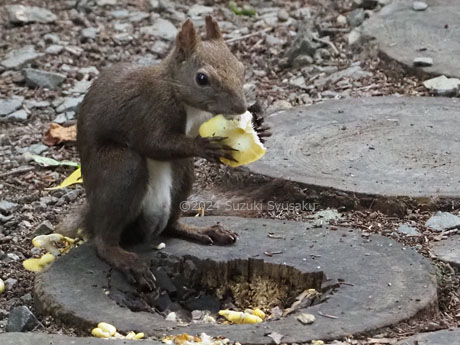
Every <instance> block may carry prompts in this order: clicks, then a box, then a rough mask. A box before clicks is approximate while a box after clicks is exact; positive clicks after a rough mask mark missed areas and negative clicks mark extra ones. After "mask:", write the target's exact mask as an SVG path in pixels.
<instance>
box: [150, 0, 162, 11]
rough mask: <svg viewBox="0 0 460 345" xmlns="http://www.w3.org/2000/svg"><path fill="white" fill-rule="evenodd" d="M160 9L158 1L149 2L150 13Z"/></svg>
mask: <svg viewBox="0 0 460 345" xmlns="http://www.w3.org/2000/svg"><path fill="white" fill-rule="evenodd" d="M159 8H160V1H159V0H149V9H150V11H157V10H158V9H159Z"/></svg>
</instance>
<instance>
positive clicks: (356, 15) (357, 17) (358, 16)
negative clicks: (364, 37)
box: [348, 8, 364, 28]
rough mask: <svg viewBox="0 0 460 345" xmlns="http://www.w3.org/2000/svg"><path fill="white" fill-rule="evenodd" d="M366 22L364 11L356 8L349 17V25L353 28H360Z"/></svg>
mask: <svg viewBox="0 0 460 345" xmlns="http://www.w3.org/2000/svg"><path fill="white" fill-rule="evenodd" d="M363 22H364V9H362V8H356V9H354V10H353V11H351V12H350V14H349V15H348V24H350V26H351V27H352V28H354V27H357V26H360V25H361V24H362V23H363Z"/></svg>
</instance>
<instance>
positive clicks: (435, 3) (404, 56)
mask: <svg viewBox="0 0 460 345" xmlns="http://www.w3.org/2000/svg"><path fill="white" fill-rule="evenodd" d="M412 3H413V1H412V0H402V1H393V3H391V4H390V5H387V6H385V7H384V8H383V9H382V10H381V11H380V13H378V14H377V15H374V16H372V17H371V18H370V19H369V20H367V21H365V22H364V25H363V33H364V36H368V37H375V38H376V40H377V43H378V45H379V49H380V52H381V53H383V54H384V55H385V56H387V57H389V58H391V59H394V60H396V61H398V62H400V63H402V64H403V65H406V66H407V67H409V68H412V67H413V60H414V58H416V57H418V56H425V57H431V58H432V59H433V65H432V66H428V67H417V68H416V69H414V70H416V71H419V72H420V71H424V72H425V73H428V74H432V75H440V74H445V75H446V76H451V77H460V61H459V60H458V59H456V58H453V57H455V56H459V55H460V21H459V20H458V13H459V12H460V2H459V1H458V0H432V1H429V3H428V4H429V7H428V8H427V9H426V10H425V11H414V10H413V8H412Z"/></svg>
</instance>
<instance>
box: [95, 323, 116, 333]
mask: <svg viewBox="0 0 460 345" xmlns="http://www.w3.org/2000/svg"><path fill="white" fill-rule="evenodd" d="M97 327H98V328H100V329H102V330H103V331H104V332H107V333H109V334H110V336H114V335H115V333H117V329H116V328H115V326H112V325H111V324H110V323H107V322H99V323H98V324H97Z"/></svg>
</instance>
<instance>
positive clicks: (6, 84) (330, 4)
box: [0, 0, 460, 344]
mask: <svg viewBox="0 0 460 345" xmlns="http://www.w3.org/2000/svg"><path fill="white" fill-rule="evenodd" d="M80 2H85V1H77V3H75V1H53V0H25V1H13V0H6V4H14V3H21V4H23V5H30V6H40V7H45V8H47V9H49V10H51V11H52V12H53V13H55V14H56V15H57V16H58V19H57V20H56V22H55V23H54V24H37V23H33V24H26V25H13V24H10V23H9V21H8V17H7V14H6V10H5V8H4V7H0V18H1V19H0V23H1V24H0V25H1V26H2V27H1V29H0V60H2V59H3V56H5V54H6V53H7V52H8V51H10V50H12V49H16V48H19V47H21V46H23V45H25V44H33V45H35V46H36V49H37V51H40V52H44V50H45V48H46V47H47V46H48V45H49V43H46V42H45V40H44V35H45V34H49V33H56V34H57V35H58V36H59V39H60V42H62V45H64V46H76V47H80V48H81V49H82V50H81V52H80V54H79V55H78V56H77V55H75V54H74V53H72V52H71V51H67V50H64V51H63V52H62V53H60V54H58V55H51V54H48V53H44V54H43V55H42V56H41V57H38V58H37V59H35V60H34V61H33V62H32V63H31V65H32V67H34V68H38V69H44V70H47V71H56V72H63V71H65V73H66V74H67V78H66V80H65V82H64V84H63V85H62V87H61V88H58V89H57V90H56V91H50V90H48V89H44V88H40V87H38V88H31V87H28V86H27V85H26V84H25V81H24V77H23V74H22V72H21V70H6V71H3V72H2V71H1V70H0V73H1V78H0V94H1V96H2V98H8V97H11V96H13V95H20V96H23V97H24V98H25V100H26V101H27V100H37V101H48V102H50V103H52V102H53V101H56V100H58V99H60V98H62V97H68V96H69V95H70V93H69V89H70V88H71V87H72V86H74V85H75V83H77V82H78V81H81V80H82V79H83V78H86V79H87V80H92V79H94V78H95V77H96V74H95V73H87V74H85V73H83V72H82V71H81V68H84V67H90V66H94V67H96V68H97V69H98V70H101V69H102V68H104V67H105V66H107V65H110V64H112V63H115V62H119V61H138V60H139V59H140V58H142V57H145V56H148V57H149V58H151V59H152V60H153V61H156V60H158V59H162V58H163V57H164V56H165V54H166V53H167V51H168V49H164V51H161V52H158V51H155V52H154V51H152V45H153V44H154V43H155V42H156V41H158V38H156V37H152V36H149V37H145V36H142V35H140V34H139V28H140V27H143V26H147V25H150V20H152V19H151V18H150V13H152V12H155V11H152V10H151V9H150V7H149V1H147V0H145V1H141V0H134V1H133V0H132V1H128V0H118V1H117V4H116V5H115V6H99V5H91V6H89V7H78V3H80ZM87 2H89V3H91V1H87ZM3 3H5V0H3V1H2V4H3ZM93 3H94V1H93ZM172 3H173V6H174V8H175V11H177V12H180V13H182V14H185V13H186V12H187V10H188V8H189V7H190V5H191V4H193V3H195V2H192V1H188V0H178V1H172ZM248 3H250V4H252V5H253V7H254V9H255V10H256V13H258V14H259V13H261V15H262V13H265V12H264V10H267V8H275V10H276V12H277V13H278V12H279V11H280V10H281V9H285V10H286V12H287V14H288V17H289V19H288V21H287V22H288V23H289V20H290V19H295V17H296V15H298V14H297V13H296V10H297V9H299V8H301V7H307V8H309V9H310V11H311V19H309V20H310V21H311V22H313V23H314V25H313V28H314V30H316V32H318V33H319V34H320V37H322V38H324V36H329V38H330V43H327V44H323V45H322V47H321V49H323V50H322V51H321V54H320V55H321V58H318V59H316V60H314V61H313V62H312V63H311V64H310V65H308V66H305V67H303V68H295V67H292V66H288V64H287V62H286V60H287V58H286V55H285V52H286V50H287V48H288V47H289V46H290V44H291V42H292V41H293V39H294V38H295V36H296V30H297V26H296V25H295V22H294V21H293V24H291V25H288V24H285V23H284V22H283V23H282V22H279V21H278V22H276V23H275V24H273V25H272V26H271V29H270V30H266V31H264V32H261V28H262V27H261V26H260V23H258V19H257V18H254V17H245V16H236V15H233V14H232V13H231V11H229V10H228V7H227V2H226V1H214V2H213V1H206V4H213V6H214V8H215V11H214V14H215V16H216V17H217V19H218V20H219V21H226V22H229V23H231V24H233V26H232V25H230V24H229V25H228V27H229V29H228V30H223V31H224V33H225V34H228V35H229V36H228V37H231V38H229V39H234V38H235V37H236V39H235V40H234V41H233V42H231V43H229V46H230V48H231V50H232V51H233V52H234V53H235V55H236V56H237V57H238V58H239V59H240V60H241V61H242V62H243V63H244V64H245V66H246V69H247V81H248V82H250V83H252V84H254V85H255V87H256V95H257V98H258V99H259V100H260V101H261V102H262V103H263V104H264V106H265V108H267V109H268V111H273V110H275V109H280V108H285V107H288V106H296V105H302V104H313V103H316V102H321V101H323V100H324V99H326V98H343V97H369V96H382V95H394V94H399V95H410V96H424V95H428V92H427V91H426V90H425V88H424V87H423V85H422V80H420V79H418V78H417V77H414V76H410V75H408V74H406V73H405V71H404V70H403V69H402V68H401V67H399V66H398V65H397V64H395V63H389V62H388V61H382V60H381V59H380V58H379V57H378V54H376V52H375V47H373V44H372V43H363V44H360V45H358V46H354V47H353V48H352V47H350V45H349V44H348V40H347V37H348V33H349V32H350V30H351V28H350V26H349V24H347V23H342V22H340V21H338V19H337V18H338V16H340V15H343V16H345V17H346V16H348V15H349V14H350V12H351V11H352V10H353V8H354V7H353V1H349V0H344V1H333V0H328V1H319V0H318V1H312V0H298V1H281V0H278V1H276V0H274V1H265V2H264V1H249V2H248ZM113 10H129V11H142V12H146V13H148V14H149V15H148V16H147V17H145V18H144V19H141V20H140V21H131V22H130V24H131V25H132V28H131V29H130V30H131V32H132V35H133V39H132V40H131V41H129V43H127V44H124V45H120V44H118V43H117V42H116V41H114V40H113V39H112V38H111V37H112V35H113V33H114V31H115V29H114V25H113V24H114V21H115V20H114V19H113V17H111V16H110V15H109V14H108V13H109V12H110V11H113ZM377 10H378V9H375V10H374V11H377ZM267 13H268V12H267ZM372 13H373V11H372V10H369V11H368V12H366V16H367V15H372ZM167 18H169V19H170V20H171V22H172V23H173V24H174V25H175V26H177V25H179V23H180V20H179V19H181V16H180V15H178V14H177V13H176V14H175V15H171V14H168V15H167ZM119 21H121V20H119ZM126 21H127V20H123V22H126ZM296 22H299V20H296ZM85 27H98V28H99V29H100V33H99V35H98V36H97V37H96V38H94V39H88V40H82V38H81V35H80V31H81V29H82V28H85ZM241 28H244V29H245V30H241V31H238V29H241ZM265 28H266V27H265ZM265 28H262V29H265ZM248 34H253V35H249V37H246V35H248ZM267 35H270V37H269V38H270V40H269V39H267ZM59 44H61V43H59ZM169 44H170V43H169V42H167V45H169ZM357 62H360V66H361V68H362V70H363V71H365V72H369V73H368V74H367V75H366V76H364V77H362V78H360V79H359V80H353V79H347V78H344V79H343V80H341V82H340V83H333V82H330V81H329V82H326V83H324V84H323V83H319V84H315V80H318V79H321V78H323V77H324V76H327V75H328V73H331V72H332V73H334V71H337V70H342V69H346V68H348V67H350V66H351V65H352V64H355V65H356V63H357ZM301 75H303V76H304V78H305V82H306V88H305V87H299V86H296V85H294V84H293V83H291V82H290V81H291V80H292V79H293V78H294V79H295V78H296V77H299V76H301ZM26 111H27V112H28V113H29V118H28V119H27V120H26V121H24V122H0V142H1V147H0V200H8V201H10V202H13V203H16V204H17V207H16V208H15V209H14V210H13V211H12V213H11V216H12V217H11V219H7V220H5V219H2V221H1V222H0V278H2V279H3V280H4V281H6V280H8V279H11V280H10V282H11V283H12V287H11V288H8V289H7V290H6V291H5V292H4V293H3V294H2V295H0V310H4V314H6V313H7V312H9V311H10V310H11V309H12V308H14V307H16V306H20V305H27V306H29V307H30V308H31V310H32V311H34V307H33V292H32V289H33V282H34V274H33V273H31V272H27V271H25V270H24V269H23V267H22V262H23V260H24V259H27V258H30V257H32V256H34V255H36V254H37V252H36V251H34V250H33V247H32V244H31V240H32V238H33V237H34V236H35V235H36V230H37V228H38V227H39V225H40V224H42V223H43V222H45V221H49V222H51V224H52V226H53V227H56V226H57V225H58V223H59V221H60V219H62V218H65V217H66V215H68V214H69V210H70V208H71V207H72V206H74V205H76V204H78V203H81V202H82V200H83V198H84V191H83V188H82V187H81V186H76V187H69V188H66V189H61V190H56V191H47V190H45V188H46V187H50V186H55V185H57V184H58V183H59V182H60V181H62V180H63V179H64V178H65V177H66V176H68V175H69V174H70V173H71V172H72V170H73V168H70V167H65V166H64V167H63V166H61V167H41V166H39V165H38V164H36V163H34V162H30V161H27V160H26V159H25V158H24V152H27V151H29V150H30V149H31V146H33V145H35V144H42V143H43V137H44V133H45V132H46V131H47V130H48V128H49V126H50V124H51V122H52V121H53V119H54V118H55V117H56V111H55V109H54V108H53V106H52V105H51V104H50V105H48V106H45V107H44V108H26ZM74 123H75V120H69V121H67V122H66V123H65V125H72V124H74ZM41 155H43V156H47V157H51V158H54V159H57V160H63V159H69V160H72V161H75V162H78V156H77V152H76V148H75V144H74V143H73V142H70V143H66V144H60V145H54V146H51V147H47V148H46V149H45V150H44V152H43V153H41ZM195 165H196V176H197V182H196V184H195V189H197V190H199V189H201V188H206V189H213V188H215V189H216V191H218V190H219V191H221V189H222V180H224V179H225V176H228V175H229V174H233V173H234V172H233V171H232V169H231V168H228V167H223V166H217V165H213V164H209V163H207V162H205V161H202V160H197V161H196V164H195ZM451 212H452V213H455V214H458V210H451ZM313 213H314V211H304V212H297V211H296V212H294V211H292V212H281V213H275V212H265V211H263V212H259V213H257V214H255V216H256V217H263V218H273V219H292V220H297V221H308V220H311V219H312V215H313ZM431 215H432V213H431V212H422V211H419V210H412V211H411V212H409V213H408V214H407V215H406V216H405V217H403V218H399V217H391V216H387V215H383V214H381V213H378V212H372V211H366V210H364V211H347V212H344V218H343V219H342V220H340V221H336V222H335V223H334V222H332V224H333V225H335V224H336V225H346V226H350V227H354V228H359V229H361V230H362V236H369V235H370V234H373V233H377V234H382V235H384V236H388V237H391V238H393V239H395V240H396V241H398V242H401V243H403V244H404V245H406V246H411V247H415V248H416V249H417V250H418V251H419V252H420V253H422V254H423V255H424V256H426V257H428V258H431V259H432V260H433V262H434V264H435V265H436V267H437V268H438V283H439V308H440V312H439V314H438V315H436V316H434V317H432V316H429V317H426V316H423V315H422V316H420V318H418V319H416V320H411V321H408V322H405V323H402V324H398V325H396V326H394V327H391V328H388V329H384V330H381V331H380V332H379V333H378V335H373V338H368V337H365V336H362V337H360V338H359V339H343V341H344V342H345V343H350V344H376V343H381V344H389V343H393V342H394V341H396V339H399V338H401V337H405V336H408V335H412V334H415V333H419V332H425V331H433V330H437V329H445V328H450V327H459V325H460V274H459V272H458V270H456V269H455V268H454V267H452V266H450V265H448V264H445V263H442V262H439V261H437V260H436V259H435V258H434V257H433V255H432V253H431V251H430V249H431V246H432V244H433V243H434V242H436V241H439V240H441V239H442V238H443V236H446V234H440V233H439V232H434V231H432V230H430V229H428V228H426V227H425V226H424V224H425V222H426V220H427V219H428V218H429V217H430V216H431ZM7 216H10V215H5V217H7ZM402 223H411V224H412V225H413V226H414V227H416V228H417V229H418V230H419V232H420V233H421V236H418V237H407V236H404V235H402V234H400V233H398V232H396V231H395V230H396V229H397V227H398V226H399V224H402ZM451 233H452V232H451ZM0 314H2V313H0ZM39 319H40V321H41V322H42V323H43V325H44V326H45V331H46V332H50V333H61V334H69V335H75V334H77V335H82V334H79V333H78V332H77V331H75V330H73V329H69V328H66V327H61V326H60V325H59V324H58V322H57V320H53V319H52V318H50V317H39ZM5 325H6V319H4V320H1V319H0V333H1V332H4V330H5ZM377 336H379V337H381V338H387V339H380V340H376V337H377Z"/></svg>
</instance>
